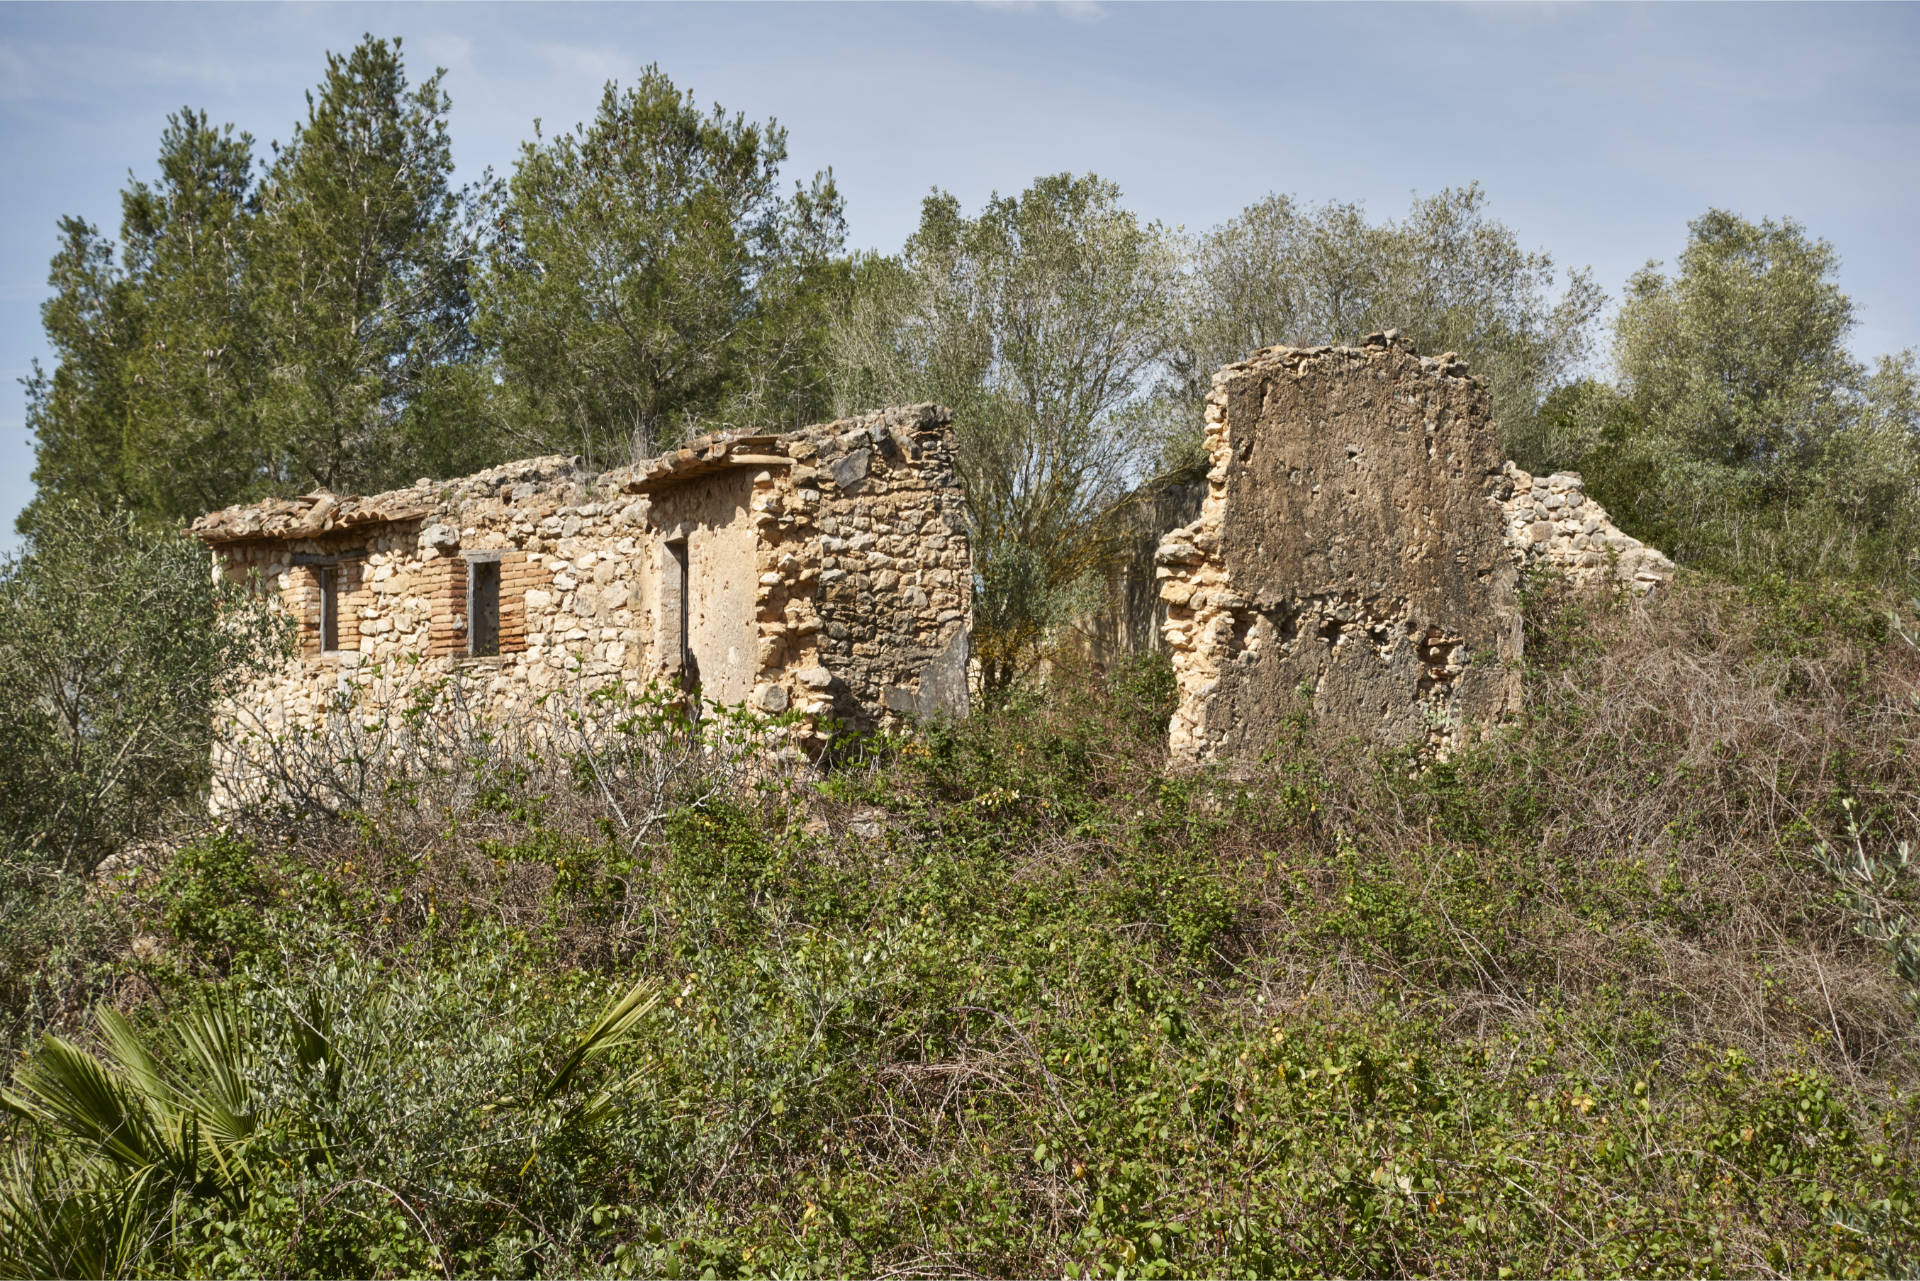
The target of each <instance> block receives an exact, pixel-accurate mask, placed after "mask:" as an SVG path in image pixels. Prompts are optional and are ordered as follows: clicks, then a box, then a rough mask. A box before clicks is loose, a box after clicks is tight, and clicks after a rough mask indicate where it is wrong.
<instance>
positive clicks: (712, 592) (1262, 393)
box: [194, 333, 1672, 790]
mask: <svg viewBox="0 0 1920 1281" xmlns="http://www.w3.org/2000/svg"><path fill="white" fill-rule="evenodd" d="M1206 441H1207V448H1208V451H1209V456H1210V461H1211V467H1210V469H1209V470H1208V472H1207V474H1206V478H1205V481H1204V484H1203V485H1195V486H1189V487H1187V488H1185V489H1182V490H1180V491H1179V492H1171V491H1170V492H1168V493H1165V494H1161V495H1158V496H1157V497H1156V499H1155V502H1154V503H1152V504H1147V505H1144V506H1142V508H1141V513H1142V514H1141V516H1140V519H1139V521H1138V522H1137V523H1139V525H1140V528H1139V529H1138V530H1137V531H1135V532H1136V533H1137V535H1138V538H1137V539H1136V541H1138V542H1139V543H1140V551H1141V556H1140V559H1141V560H1142V561H1145V560H1147V559H1148V555H1147V553H1148V552H1149V550H1151V553H1152V554H1151V561H1152V562H1153V566H1154V567H1153V569H1152V574H1153V575H1154V578H1153V579H1150V578H1149V577H1148V576H1147V575H1146V574H1144V573H1141V572H1139V570H1138V569H1136V568H1130V567H1123V570H1122V573H1121V576H1120V579H1119V581H1120V582H1121V583H1122V586H1123V588H1124V590H1123V591H1117V592H1112V593H1110V595H1112V596H1113V597H1114V598H1113V599H1112V600H1111V601H1110V603H1109V611H1108V612H1109V613H1110V614H1113V615H1115V616H1116V618H1117V619H1118V621H1117V622H1115V621H1113V620H1109V621H1108V622H1106V623H1104V624H1103V626H1104V627H1105V629H1106V636H1105V639H1104V641H1103V642H1102V643H1103V644H1105V645H1107V646H1108V647H1109V649H1111V650H1113V651H1118V650H1122V649H1138V648H1142V647H1145V646H1147V645H1151V644H1152V643H1153V642H1155V641H1159V642H1160V643H1162V644H1164V646H1165V647H1166V649H1167V650H1168V651H1169V652H1170V655H1171V658H1172V661H1173V668H1174V673H1175V677H1176V681H1177V685H1178V691H1179V698H1178V706H1177V709H1176V711H1175V713H1174V715H1173V719H1172V723H1171V726H1170V729H1169V747H1170V749H1171V752H1172V754H1173V756H1174V757H1175V758H1176V759H1184V760H1188V761H1200V760H1208V759H1215V758H1226V759H1231V758H1253V757H1257V756H1259V755H1260V754H1261V753H1262V752H1264V751H1266V750H1268V749H1269V748H1271V747H1273V746H1274V745H1276V744H1277V743H1278V742H1279V741H1280V739H1281V737H1282V735H1283V732H1284V727H1285V725H1286V723H1287V722H1288V721H1289V719H1290V718H1292V717H1294V716H1296V715H1298V714H1299V713H1300V712H1301V711H1302V710H1303V709H1305V708H1309V707H1310V708H1311V709H1312V712H1313V714H1314V715H1315V716H1317V717H1319V718H1321V719H1323V720H1325V721H1328V722H1331V723H1332V724H1333V725H1334V726H1336V727H1337V728H1339V729H1342V730H1345V731H1348V732H1351V733H1353V734H1355V735H1358V736H1360V737H1362V738H1364V739H1366V740H1367V741H1369V742H1372V743H1376V744H1380V745H1385V746H1404V747H1411V748H1414V749H1416V750H1418V751H1419V752H1421V753H1422V754H1425V755H1429V756H1440V757H1444V756H1445V755H1446V754H1447V753H1449V752H1451V751H1452V750H1454V749H1455V748H1457V747H1458V746H1459V745H1461V743H1463V742H1464V741H1465V740H1466V738H1467V737H1468V736H1470V735H1471V734H1473V733H1475V732H1477V730H1478V729H1479V728H1480V727H1483V726H1485V725H1487V724H1490V723H1492V722H1494V721H1497V720H1498V719H1500V718H1501V717H1502V716H1504V715H1505V714H1507V713H1508V712H1509V711H1511V710H1513V709H1514V708H1515V707H1516V705H1517V702H1518V698H1519V693H1520V687H1519V680H1520V668H1519V659H1520V657H1521V626H1520V610H1519V602H1518V590H1519V584H1520V582H1521V578H1522V576H1523V574H1524V573H1525V572H1527V571H1529V570H1536V569H1540V568H1551V569H1553V570H1555V571H1557V572H1559V573H1562V574H1564V575H1565V576H1567V577H1568V578H1570V579H1572V580H1573V581H1574V582H1576V583H1581V584H1589V585H1595V584H1614V585H1618V586H1620V587H1622V588H1624V589H1626V590H1631V591H1635V592H1645V591H1647V590H1649V589H1651V588H1652V587H1654V586H1656V585H1657V584H1659V583H1660V582H1662V581H1663V580H1664V579H1665V578H1666V577H1667V576H1668V575H1669V574H1670V573H1671V572H1672V565H1671V563H1670V562H1669V561H1668V560H1667V558H1666V557H1664V556H1662V555H1661V554H1660V553H1659V552H1657V551H1655V550H1653V549H1652V548H1648V547H1645V546H1643V545H1642V544H1640V543H1639V542H1637V541H1636V540H1634V539H1632V538H1629V537H1627V536H1626V535H1625V534H1623V533H1621V532H1620V531H1619V530H1618V529H1617V528H1615V527H1614V526H1613V524H1612V523H1611V522H1610V521H1609V520H1608V519H1607V514H1606V512H1605V511H1603V510H1602V509H1601V508H1600V506H1599V505H1598V504H1597V503H1595V502H1594V501H1593V500H1592V499H1589V498H1587V497H1586V496H1585V493H1584V492H1583V486H1582V484H1581V480H1580V477H1579V476H1578V475H1576V474H1573V473H1569V472H1561V473H1556V474H1554V475H1552V476H1548V477H1544V478H1535V477H1533V476H1529V475H1527V474H1526V473H1525V472H1523V471H1520V470H1519V469H1517V468H1516V467H1514V465H1513V464H1511V463H1504V464H1503V463H1502V462H1501V461H1500V457H1499V453H1498V451H1497V446H1496V435H1495V431H1494V427H1493V424H1492V422H1491V420H1490V417H1489V413H1488V405H1487V397H1486V392H1485V390H1484V388H1483V387H1482V386H1481V385H1480V384H1479V383H1478V382H1477V381H1475V380H1474V379H1472V378H1471V377H1469V376H1468V373H1467V370H1466V368H1465V366H1464V365H1462V364H1461V363H1460V362H1459V361H1458V360H1456V359H1455V358H1454V357H1453V356H1452V355H1451V354H1448V355H1445V356H1441V357H1438V358H1432V357H1421V356H1418V355H1416V354H1415V353H1414V352H1413V351H1412V350H1411V349H1410V348H1409V346H1408V345H1407V344H1406V343H1405V342H1403V341H1401V340H1400V339H1399V337H1398V336H1397V335H1396V334H1393V333H1388V334H1379V335H1375V336H1374V337H1372V338H1370V339H1368V340H1367V342H1366V344H1365V345H1363V346H1361V347H1314V348H1288V347H1273V348H1268V349H1266V350H1263V351H1259V352H1256V353H1254V354H1253V355H1252V356H1251V357H1249V358H1248V359H1246V360H1244V361H1241V362H1239V363H1237V364H1233V365H1228V366H1226V367H1225V368H1224V369H1222V370H1221V371H1220V372H1219V374H1218V375H1216V377H1215V379H1214V384H1213V392H1212V395H1211V397H1210V399H1209V401H1208V404H1207V410H1206ZM1196 508H1197V511H1198V515H1197V516H1192V513H1193V512H1194V511H1195V510H1196ZM1189 516H1192V519H1190V520H1187V518H1188V517H1189ZM1179 520H1186V521H1187V523H1185V524H1182V525H1180V526H1179V527H1177V528H1174V529H1173V530H1172V531H1171V532H1170V533H1166V534H1165V536H1164V537H1156V535H1157V534H1158V531H1162V530H1165V529H1167V526H1168V525H1169V524H1171V523H1173V522H1174V521H1179ZM194 532H195V533H196V534H197V535H198V536H199V537H200V538H201V539H203V540H204V541H205V542H206V543H208V544H209V546H210V547H211V548H212V549H213V552H214V559H215V563H216V567H217V572H218V573H221V574H224V575H226V576H228V577H230V578H234V579H240V580H251V581H254V582H256V583H259V584H263V585H265V586H266V587H267V588H268V590H269V591H270V592H271V594H272V596H273V598H274V599H275V600H276V601H277V602H278V604H279V606H280V608H282V609H284V610H285V611H286V613H287V614H288V615H290V616H291V617H292V618H294V619H295V620H297V622H298V626H299V633H300V641H301V643H300V653H299V655H298V656H297V657H296V658H294V659H293V660H291V661H290V662H289V663H287V664H286V665H285V666H284V667H283V668H281V669H280V670H278V671H275V672H273V673H270V674H269V675H267V676H265V677H263V678H261V679H260V680H258V681H257V682H256V683H255V684H254V685H253V686H252V687H251V688H249V689H248V690H246V691H245V692H244V693H243V694H242V695H241V696H240V697H239V698H238V699H236V700H235V702H234V704H233V705H232V708H231V709H230V714H229V715H228V716H227V718H226V723H225V726H224V730H223V734H222V735H221V736H220V743H221V745H220V746H219V747H217V748H216V759H215V766H216V787H217V790H219V789H221V788H223V787H224V784H223V783H222V782H221V781H220V780H221V779H223V777H225V776H226V775H230V774H231V773H232V772H233V771H234V770H236V769H237V768H239V766H238V762H239V760H240V756H239V754H238V753H237V751H236V744H237V742H238V740H239V738H240V737H241V735H242V731H243V727H244V729H245V732H246V733H250V734H254V735H256V736H258V735H261V734H264V735H267V736H269V737H271V736H274V735H278V734H281V733H283V732H284V731H286V730H288V729H292V728H296V727H301V726H306V727H316V726H318V725H319V724H320V723H321V722H322V721H323V720H324V719H325V718H326V717H327V716H329V715H330V714H332V712H333V710H334V709H336V708H338V707H339V706H340V705H341V704H340V699H341V697H342V694H343V692H344V691H346V690H347V689H348V688H349V687H350V686H353V685H354V684H355V682H361V683H362V684H364V683H365V682H366V681H367V680H368V679H369V676H370V674H375V675H374V679H376V680H377V681H378V682H380V683H382V687H383V688H384V690H385V691H386V693H387V695H388V697H392V696H393V695H395V694H400V695H404V694H406V693H407V691H408V690H425V689H428V688H430V687H434V686H435V685H436V683H441V684H444V683H445V682H446V681H447V680H448V679H449V678H451V679H453V680H454V681H455V682H456V683H457V684H458V685H459V687H460V688H461V689H462V690H464V691H466V692H467V693H468V694H470V695H471V696H473V697H474V698H475V699H476V700H477V702H478V705H479V706H480V707H481V708H482V709H483V710H484V711H485V712H487V713H488V714H489V715H491V716H495V717H502V718H504V717H513V716H516V715H518V716H521V717H522V718H523V719H527V716H526V714H527V713H529V712H530V711H531V709H533V708H534V707H535V706H536V705H537V704H538V703H540V702H541V700H543V699H544V698H546V697H548V696H549V695H551V694H553V693H555V692H567V693H570V694H579V693H582V692H586V691H591V690H593V689H596V688H600V687H603V686H606V685H608V684H617V685H621V686H623V687H626V688H629V689H636V688H639V687H643V686H646V685H647V684H649V683H650V682H656V681H663V682H666V683H668V685H669V686H673V687H678V688H679V689H681V690H685V691H689V692H692V691H698V693H699V695H700V696H701V697H702V698H704V699H706V700H709V701H714V702H720V703H725V704H744V705H746V706H748V707H750V708H752V709H755V710H757V711H759V712H764V713H768V714H779V713H788V712H791V713H793V716H792V718H791V719H792V720H793V721H794V722H795V724H794V728H793V730H792V742H793V745H794V748H795V749H796V750H802V751H807V752H817V751H818V750H819V749H820V748H822V747H823V746H824V745H825V743H826V742H827V740H828V738H829V737H830V735H831V732H832V729H833V727H836V726H840V725H848V726H852V727H856V728H869V727H878V726H887V725H891V724H894V723H896V722H898V721H901V720H902V719H905V718H912V717H926V716H930V715H933V714H935V713H942V712H945V713H962V712H964V710H965V708H966V706H967V701H968V684H969V679H970V672H969V657H968V636H969V625H970V621H971V611H972V602H973V565H972V560H971V556H970V552H969V545H968V538H967V524H966V515H965V501H964V496H963V494H962V492H961V489H960V485H959V481H958V479H957V476H956V474H955V470H954V433H953V425H952V422H951V416H950V415H949V414H948V413H947V411H945V410H943V409H940V408H938V407H936V406H933V405H917V406H912V407H909V408H903V409H889V410H882V411H878V412H876V413H872V414H868V415H866V416H864V417H859V418H852V419H846V420H843V421H840V422H835V423H829V424H826V425H823V426H818V427H810V428H806V429H804V430H801V431H797V432H793V433H789V434H786V435H730V436H721V437H705V438H702V439H700V440H696V441H693V442H691V443H689V444H688V445H686V446H684V447H683V448H680V449H678V450H676V451H674V452H672V453H669V454H666V455H663V456H662V457H659V458H656V459H652V460H650V461H648V462H644V463H640V464H637V465H635V466H632V467H627V468H621V469H617V470H614V471H609V472H604V473H598V474H595V473H592V472H589V471H586V470H584V469H583V468H582V467H581V465H580V461H579V460H578V459H575V458H568V457H561V456H554V457H547V458H534V459H529V460H526V461H524V462H518V463H511V464H508V465H507V466H504V467H497V468H494V469H492V470H490V471H485V472H481V473H479V474H478V475H475V476H470V477H467V478H465V479H463V480H456V481H450V482H445V483H439V482H433V481H425V480H423V481H419V482H416V483H415V484H414V485H412V486H410V487H408V488H406V489H401V490H395V491H393V492H391V493H386V494H379V495H376V496H373V497H370V498H354V497H340V496H336V495H333V494H329V493H314V494H308V495H305V496H303V497H300V498H292V499H269V500H266V501H264V502H258V503H253V504H250V505H246V506H241V507H231V508H228V509H226V510H225V511H221V512H216V513H213V514H211V515H209V516H204V517H202V518H201V519H200V520H199V521H197V522H195V524H194ZM1156 580H1157V581H1156ZM1149 587H1150V588H1151V590H1146V588H1149ZM1156 607H1157V608H1156ZM1160 611H1164V613H1163V616H1162V617H1161V618H1159V619H1156V618H1155V615H1156V613H1158V612H1160ZM1156 622H1157V623H1158V626H1157V627H1156V626H1155V623H1156Z"/></svg>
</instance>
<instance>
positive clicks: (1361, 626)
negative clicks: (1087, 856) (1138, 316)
mask: <svg viewBox="0 0 1920 1281" xmlns="http://www.w3.org/2000/svg"><path fill="white" fill-rule="evenodd" d="M1206 424H1207V425H1206V433H1207V435H1206V439H1207V448H1208V454H1209V461H1210V464H1211V466H1210V468H1209V470H1208V473H1207V491H1206V495H1205V497H1204V498H1203V499H1202V500H1201V502H1200V506H1199V514H1198V515H1197V516H1196V517H1195V518H1193V519H1192V520H1191V521H1189V522H1188V523H1187V524H1185V525H1183V526H1180V527H1178V528H1175V529H1173V530H1172V531H1171V532H1169V533H1167V534H1166V535H1165V536H1164V537H1163V538H1162V539H1161V540H1160V543H1159V546H1158V548H1157V550H1156V552H1155V555H1154V557H1153V560H1154V562H1155V564H1156V565H1157V569H1156V570H1155V573H1156V574H1157V576H1158V578H1159V581H1160V590H1159V599H1160V603H1161V606H1162V607H1163V608H1164V610H1165V622H1164V624H1163V626H1162V629H1161V638H1162V640H1163V642H1164V644H1165V645H1166V647H1167V649H1168V651H1169V653H1170V656H1171V658H1172V660H1173V666H1174V675H1175V680H1176V683H1177V686H1178V691H1179V696H1178V703H1177V706H1176V710H1175V712H1174V715H1173V718H1172V723H1171V725H1170V727H1169V734H1168V745H1169V748H1170V750H1171V752H1172V753H1173V755H1174V756H1175V757H1177V758H1186V759H1189V760H1205V759H1210V758H1215V757H1245V758H1251V757H1256V756H1258V755H1259V754H1261V753H1262V752H1263V751H1265V750H1267V749H1269V748H1271V747H1273V746H1274V745H1276V744H1277V743H1278V741H1279V740H1280V737H1281V735H1282V733H1283V731H1284V726H1285V724H1286V722H1287V721H1288V719H1289V718H1290V717H1292V716H1294V715H1296V714H1297V713H1298V712H1300V711H1301V710H1303V709H1307V708H1310V709H1311V711H1312V713H1313V715H1315V716H1316V717H1318V718H1320V719H1322V720H1325V721H1328V722H1331V723H1332V724H1333V725H1334V726H1336V727H1337V728H1339V729H1341V730H1343V731H1346V732H1349V733H1352V734H1355V735H1357V736H1359V737H1362V738H1364V739H1366V740H1368V741H1371V742H1374V743H1378V744H1382V745H1388V746H1411V747H1414V748H1416V749H1417V750H1419V751H1420V752H1421V753H1423V754H1426V755H1429V756H1433V757H1444V756H1445V755H1447V754H1448V753H1450V752H1452V751H1454V750H1455V749H1457V748H1458V747H1459V746H1460V745H1461V744H1462V743H1464V742H1465V741H1467V739H1468V738H1469V737H1471V736H1472V735H1473V734H1475V733H1476V732H1478V731H1479V730H1480V729H1481V728H1482V727H1484V726H1486V725H1488V724H1491V723H1493V722H1496V721H1498V720H1499V719H1501V718H1502V717H1503V716H1505V715H1506V714H1507V713H1508V712H1509V711H1510V710H1512V709H1513V708H1514V707H1516V706H1517V704H1518V698H1519V693H1520V687H1519V679H1520V676H1519V660H1520V657H1521V640H1522V633H1521V627H1520V613H1519V607H1518V584H1519V581H1520V578H1521V575H1522V574H1523V573H1537V572H1542V571H1550V572H1555V573H1560V574H1564V575H1566V576H1567V577H1568V578H1570V579H1572V580H1574V581H1575V582H1576V583H1579V584H1594V583H1603V582H1610V583H1614V584H1616V585H1619V586H1621V587H1622V588H1624V589H1625V590H1629V591H1633V592H1645V591H1648V590H1650V589H1651V588H1653V587H1655V586H1657V585H1658V584H1659V583H1660V582H1663V581H1665V579H1666V578H1667V577H1668V576H1670V575H1671V573H1672V568H1673V567H1672V563H1671V562H1670V561H1668V560H1667V558H1666V557H1665V556H1663V555H1661V554H1660V553H1659V552H1658V551H1656V550H1654V549H1652V548H1649V547H1646V546H1644V545H1643V544H1641V543H1639V542H1638V541H1637V540H1634V539H1631V538H1628V537H1627V536H1626V535H1624V534H1622V533H1621V532H1620V531H1619V530H1618V529H1616V528H1615V527H1614V526H1613V525H1612V523H1611V522H1610V521H1608V519H1607V516H1606V513H1605V512H1604V511H1603V510H1601V509H1600V507H1599V504H1597V503H1595V502H1594V501H1593V500H1592V499H1591V498H1588V497H1587V496H1586V495H1585V494H1584V493H1583V492H1582V490H1583V488H1584V483H1583V481H1582V480H1581V478H1580V476H1579V475H1578V474H1577V473H1573V472H1556V473H1554V474H1553V475H1551V476H1549V477H1547V478H1545V479H1544V480H1536V479H1535V478H1534V477H1533V476H1531V475H1529V474H1528V473H1527V472H1525V471H1522V470H1520V469H1519V468H1517V467H1515V466H1514V465H1513V464H1512V463H1505V464H1502V463H1501V461H1500V459H1499V455H1498V453H1497V452H1496V433H1495V430H1494V427H1493V424H1492V422H1491V420H1490V417H1489V414H1488V405H1487V397H1486V392H1485V389H1484V387H1482V386H1481V384H1480V383H1479V382H1478V381H1477V380H1476V379H1473V378H1472V377H1471V376H1470V375H1469V374H1468V371H1467V369H1466V367H1465V365H1464V364H1462V363H1461V362H1460V361H1459V359H1458V357H1457V356H1456V355H1455V354H1454V353H1451V352H1449V353H1447V354H1446V355H1445V356H1442V357H1440V358H1439V359H1438V360H1435V359H1431V358H1428V359H1422V358H1420V357H1418V356H1417V355H1415V354H1414V353H1413V351H1412V350H1411V348H1410V347H1409V345H1408V344H1407V342H1406V341H1405V340H1404V339H1403V338H1401V336H1400V335H1399V333H1398V332H1397V331H1394V330H1388V331H1386V332H1385V333H1379V334H1373V335H1370V336H1369V337H1368V338H1367V339H1366V341H1365V343H1364V345H1363V346H1361V347H1358V348H1353V347H1318V348H1288V347H1272V348H1267V349H1265V350H1262V351H1259V352H1256V353H1254V354H1253V355H1252V356H1251V357H1249V358H1248V359H1247V360H1244V361H1241V362H1239V363H1237V364H1233V365H1228V366H1226V367H1225V368H1223V369H1222V370H1221V371H1220V372H1219V373H1218V374H1217V375H1215V377H1214V382H1213V391H1212V394H1211V396H1210V397H1209V400H1208V404H1207V411H1206ZM1602 546H1604V547H1605V548H1606V551H1605V553H1604V554H1602V553H1601V552H1599V551H1596V550H1594V549H1595V548H1597V547H1602Z"/></svg>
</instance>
